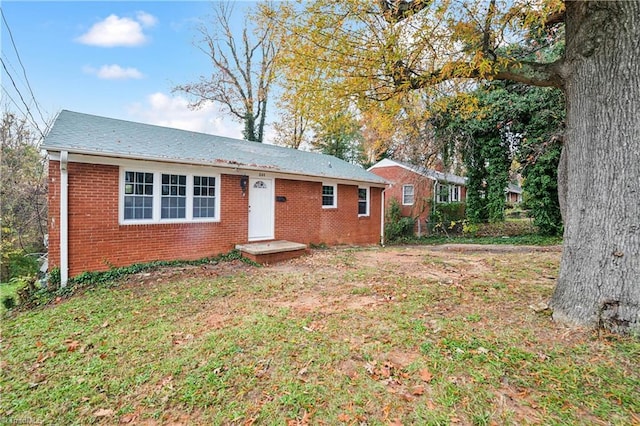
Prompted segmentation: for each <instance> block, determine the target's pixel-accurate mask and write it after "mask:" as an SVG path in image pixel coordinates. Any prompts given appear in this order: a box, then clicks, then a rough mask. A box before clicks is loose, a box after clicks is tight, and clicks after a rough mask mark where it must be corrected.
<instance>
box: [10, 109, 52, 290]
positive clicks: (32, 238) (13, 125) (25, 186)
mask: <svg viewBox="0 0 640 426" xmlns="http://www.w3.org/2000/svg"><path fill="white" fill-rule="evenodd" d="M0 132H1V135H2V136H1V141H2V158H1V161H0V200H1V204H0V205H1V208H0V214H1V218H0V220H1V221H2V230H1V231H2V233H1V239H0V244H1V248H2V259H1V263H2V267H1V268H0V275H1V276H0V282H6V281H8V280H9V279H11V278H14V277H19V276H21V275H31V274H33V273H34V272H35V271H37V268H38V256H39V254H42V253H43V252H45V251H46V247H45V237H46V234H47V232H48V231H47V173H46V167H45V166H46V161H45V158H44V157H43V156H42V155H41V153H40V149H39V146H40V143H41V142H42V138H41V135H39V133H37V132H36V131H34V129H32V128H31V127H30V126H29V124H28V122H27V120H26V119H25V118H20V117H18V116H17V115H16V114H14V113H12V112H10V111H8V110H5V111H4V112H3V114H2V124H1V126H0Z"/></svg>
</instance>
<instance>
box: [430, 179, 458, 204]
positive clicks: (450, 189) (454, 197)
mask: <svg viewBox="0 0 640 426" xmlns="http://www.w3.org/2000/svg"><path fill="white" fill-rule="evenodd" d="M443 189H444V191H445V192H446V195H447V201H442V199H441V198H440V196H441V193H442V191H443ZM461 191H462V187H461V186H460V185H454V184H448V183H438V184H437V185H436V201H437V203H438V204H447V203H459V202H460V192H461Z"/></svg>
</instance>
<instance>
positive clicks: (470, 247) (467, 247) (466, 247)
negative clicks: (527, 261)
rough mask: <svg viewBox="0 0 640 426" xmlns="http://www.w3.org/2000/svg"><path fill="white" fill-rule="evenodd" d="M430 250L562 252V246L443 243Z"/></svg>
mask: <svg viewBox="0 0 640 426" xmlns="http://www.w3.org/2000/svg"><path fill="white" fill-rule="evenodd" d="M426 250H428V251H453V252H460V253H470V252H473V253H532V252H542V253H550V252H555V253H560V252H562V246H515V245H511V244H504V245H502V244H442V245H439V246H428V247H427V248H426Z"/></svg>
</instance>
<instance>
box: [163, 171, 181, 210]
mask: <svg viewBox="0 0 640 426" xmlns="http://www.w3.org/2000/svg"><path fill="white" fill-rule="evenodd" d="M186 213H187V177H186V176H185V175H168V174H162V198H161V208H160V217H161V218H162V219H184V218H185V217H186V216H187V214H186Z"/></svg>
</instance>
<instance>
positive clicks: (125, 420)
mask: <svg viewBox="0 0 640 426" xmlns="http://www.w3.org/2000/svg"><path fill="white" fill-rule="evenodd" d="M137 418H138V416H137V415H136V414H134V413H130V414H125V415H124V416H122V417H120V423H121V424H127V423H132V422H134V421H135V420H136V419H137Z"/></svg>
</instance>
